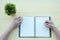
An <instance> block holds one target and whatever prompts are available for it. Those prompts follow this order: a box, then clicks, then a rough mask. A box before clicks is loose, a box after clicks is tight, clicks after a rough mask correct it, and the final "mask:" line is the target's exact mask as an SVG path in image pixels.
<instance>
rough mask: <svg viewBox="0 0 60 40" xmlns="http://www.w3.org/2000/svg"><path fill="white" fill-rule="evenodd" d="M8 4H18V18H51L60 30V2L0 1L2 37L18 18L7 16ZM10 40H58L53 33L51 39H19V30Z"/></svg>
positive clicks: (48, 0)
mask: <svg viewBox="0 0 60 40" xmlns="http://www.w3.org/2000/svg"><path fill="white" fill-rule="evenodd" d="M6 3H14V4H16V9H17V13H16V16H51V18H52V21H53V22H54V24H55V25H56V27H57V28H58V29H59V28H60V25H59V24H60V0H0V35H1V34H2V33H3V32H4V31H5V30H6V29H7V27H9V25H10V24H11V22H12V20H13V19H14V18H15V17H16V16H14V17H11V16H7V15H6V14H5V12H4V5H5V4H6ZM9 40H56V36H55V34H54V32H52V37H51V38H19V37H18V28H17V29H16V30H14V31H13V32H12V33H11V35H10V37H9Z"/></svg>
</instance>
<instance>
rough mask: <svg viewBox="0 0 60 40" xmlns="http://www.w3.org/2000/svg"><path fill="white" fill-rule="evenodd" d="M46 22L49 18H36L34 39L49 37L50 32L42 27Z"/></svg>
mask: <svg viewBox="0 0 60 40" xmlns="http://www.w3.org/2000/svg"><path fill="white" fill-rule="evenodd" d="M46 20H49V16H47V17H44V16H43V17H36V37H50V30H49V28H47V27H45V25H44V22H45V21H46Z"/></svg>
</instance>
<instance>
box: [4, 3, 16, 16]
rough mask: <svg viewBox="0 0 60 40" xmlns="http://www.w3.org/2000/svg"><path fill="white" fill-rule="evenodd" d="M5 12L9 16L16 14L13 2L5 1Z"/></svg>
mask: <svg viewBox="0 0 60 40" xmlns="http://www.w3.org/2000/svg"><path fill="white" fill-rule="evenodd" d="M5 13H6V14H7V15H9V16H13V15H15V14H16V6H15V4H11V3H7V4H6V5H5Z"/></svg>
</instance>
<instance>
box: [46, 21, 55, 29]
mask: <svg viewBox="0 0 60 40" xmlns="http://www.w3.org/2000/svg"><path fill="white" fill-rule="evenodd" d="M45 26H46V27H48V28H50V29H53V28H54V27H55V26H54V24H53V22H52V21H51V20H47V21H45Z"/></svg>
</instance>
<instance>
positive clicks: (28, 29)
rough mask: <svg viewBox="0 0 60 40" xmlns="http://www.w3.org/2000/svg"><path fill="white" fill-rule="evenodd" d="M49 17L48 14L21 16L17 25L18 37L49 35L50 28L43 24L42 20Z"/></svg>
mask: <svg viewBox="0 0 60 40" xmlns="http://www.w3.org/2000/svg"><path fill="white" fill-rule="evenodd" d="M50 19H51V18H50V16H36V17H29V16H28V17H23V22H22V24H21V25H20V26H19V37H22V38H28V37H31V38H32V37H51V29H49V28H47V27H45V25H44V22H45V21H46V20H50Z"/></svg>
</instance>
